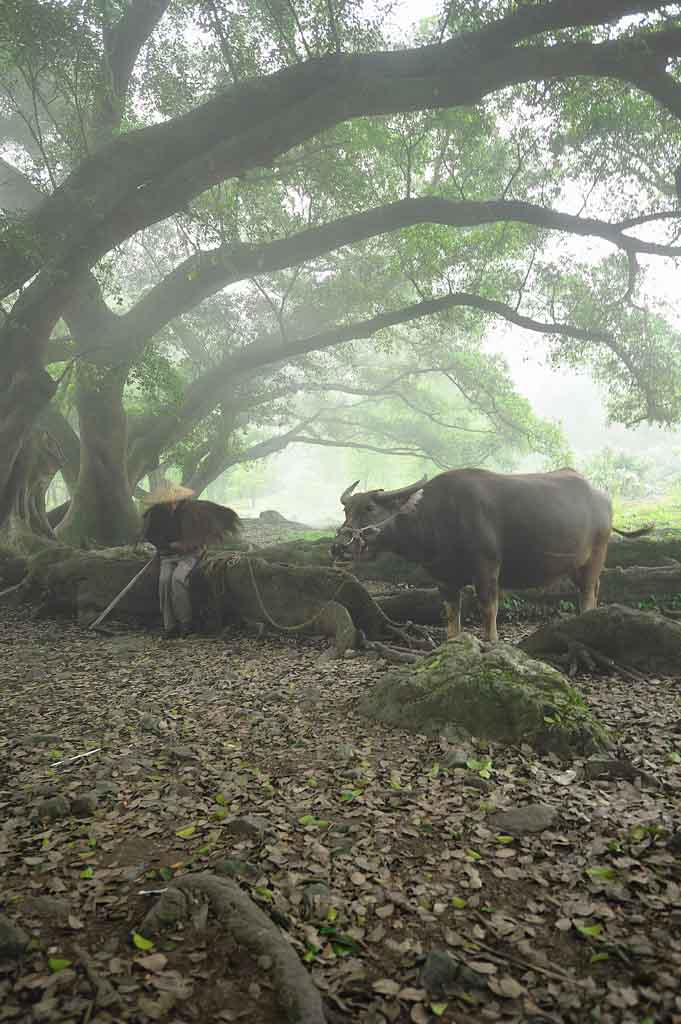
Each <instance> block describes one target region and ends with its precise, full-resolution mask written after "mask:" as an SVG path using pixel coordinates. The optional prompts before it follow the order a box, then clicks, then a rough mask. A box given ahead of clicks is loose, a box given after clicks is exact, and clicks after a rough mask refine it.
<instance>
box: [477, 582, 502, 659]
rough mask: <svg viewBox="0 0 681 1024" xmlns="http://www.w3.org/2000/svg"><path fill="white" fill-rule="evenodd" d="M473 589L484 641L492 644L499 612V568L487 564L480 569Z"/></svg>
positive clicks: (496, 635)
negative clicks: (479, 613) (480, 614)
mask: <svg viewBox="0 0 681 1024" xmlns="http://www.w3.org/2000/svg"><path fill="white" fill-rule="evenodd" d="M475 589H476V592H477V595H478V600H479V602H480V607H481V608H482V626H483V631H484V635H485V640H488V641H490V642H491V643H494V642H495V641H496V640H498V639H499V637H498V634H497V612H498V611H499V566H498V565H495V564H493V563H487V564H486V565H484V566H482V567H481V570H480V572H479V574H478V578H477V579H476V581H475Z"/></svg>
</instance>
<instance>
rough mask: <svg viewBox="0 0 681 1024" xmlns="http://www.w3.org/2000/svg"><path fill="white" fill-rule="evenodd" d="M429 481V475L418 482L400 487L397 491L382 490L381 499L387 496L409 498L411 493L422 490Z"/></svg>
mask: <svg viewBox="0 0 681 1024" xmlns="http://www.w3.org/2000/svg"><path fill="white" fill-rule="evenodd" d="M427 481H428V477H427V476H422V477H421V479H420V480H419V481H417V483H415V484H409V485H408V486H407V487H398V488H397V490H396V491H381V500H383V499H385V498H391V499H392V498H408V497H409V495H410V494H414V492H415V491H418V490H420V489H421V487H423V485H424V484H425V483H427Z"/></svg>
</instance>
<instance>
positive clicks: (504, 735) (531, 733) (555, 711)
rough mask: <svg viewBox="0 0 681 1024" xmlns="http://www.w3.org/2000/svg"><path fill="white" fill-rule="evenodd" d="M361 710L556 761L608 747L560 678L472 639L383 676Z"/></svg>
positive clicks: (512, 650) (515, 653)
mask: <svg viewBox="0 0 681 1024" xmlns="http://www.w3.org/2000/svg"><path fill="white" fill-rule="evenodd" d="M360 711H361V712H362V713H363V714H365V715H367V716H368V717H370V718H375V719H378V720H379V721H381V722H385V723H387V724H389V725H395V726H398V727H400V728H402V729H406V730H408V731H409V732H417V733H422V734H424V735H426V736H433V735H440V734H444V735H445V736H449V737H451V738H456V737H461V736H464V735H466V734H468V735H473V736H477V737H479V738H481V739H488V740H494V741H497V742H500V743H513V744H520V743H529V744H530V745H531V746H533V747H534V748H535V749H536V750H538V751H540V752H544V751H554V752H555V753H557V754H561V755H572V754H588V753H592V752H594V751H597V750H601V749H603V748H604V747H605V746H607V744H608V737H607V732H606V730H605V729H604V727H603V726H601V725H600V724H599V723H598V722H597V721H596V719H595V718H594V716H593V715H592V714H591V712H590V711H589V709H588V707H587V706H586V704H585V703H584V701H583V700H582V698H581V697H580V696H579V694H578V693H577V691H576V690H575V689H573V687H572V686H570V684H569V683H568V681H567V679H566V678H565V677H564V676H563V675H562V674H561V673H560V672H558V671H557V670H556V669H554V668H552V667H551V666H549V665H545V664H544V663H543V662H541V661H536V660H534V659H533V658H530V657H528V655H526V654H524V653H523V651H520V650H518V648H516V647H512V646H511V645H510V644H502V643H498V644H485V643H482V642H481V641H479V640H477V639H476V638H475V637H474V636H471V635H470V634H463V635H462V636H460V637H457V639H456V640H451V641H449V642H448V643H446V644H444V645H443V646H442V647H439V648H438V649H437V650H436V651H434V652H433V654H431V655H428V657H426V658H424V659H423V661H421V662H418V663H417V664H416V665H414V666H410V667H409V668H408V669H400V670H399V671H396V672H391V673H389V674H388V675H386V676H384V678H383V679H382V680H381V681H380V682H379V683H378V684H377V685H376V686H375V687H374V689H373V690H372V692H371V693H370V694H369V695H368V696H367V697H365V698H364V700H363V701H362V703H361V704H360Z"/></svg>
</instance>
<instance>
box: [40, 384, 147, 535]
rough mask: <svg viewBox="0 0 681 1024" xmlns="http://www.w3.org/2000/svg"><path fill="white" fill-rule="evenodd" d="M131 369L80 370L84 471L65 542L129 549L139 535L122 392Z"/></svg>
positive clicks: (63, 527)
mask: <svg viewBox="0 0 681 1024" xmlns="http://www.w3.org/2000/svg"><path fill="white" fill-rule="evenodd" d="M126 376H127V368H126V367H124V368H120V367H115V368H112V369H108V370H100V369H98V368H96V367H94V366H92V365H89V364H81V365H80V367H79V368H78V378H77V385H76V402H77V405H78V417H79V422H80V472H79V474H78V483H77V485H76V488H75V491H74V494H73V498H72V501H71V504H70V506H69V509H68V512H67V513H66V515H65V516H64V519H63V521H62V522H61V523H60V524H59V526H58V528H57V534H58V536H59V538H60V540H62V541H65V542H66V543H69V544H73V545H81V546H82V545H84V544H88V543H95V544H98V545H102V546H103V547H114V546H116V545H120V544H129V543H132V542H133V541H135V540H136V538H137V537H138V535H139V529H140V524H139V516H138V514H137V510H136V508H135V504H134V502H133V499H132V494H131V489H130V484H129V481H128V473H127V468H126V458H127V423H126V415H125V410H124V408H123V388H124V385H125V379H126Z"/></svg>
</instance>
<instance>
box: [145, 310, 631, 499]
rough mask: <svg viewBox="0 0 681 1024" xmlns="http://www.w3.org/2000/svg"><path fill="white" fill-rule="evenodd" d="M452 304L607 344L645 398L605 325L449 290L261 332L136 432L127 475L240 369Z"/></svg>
mask: <svg viewBox="0 0 681 1024" xmlns="http://www.w3.org/2000/svg"><path fill="white" fill-rule="evenodd" d="M456 308H470V309H477V310H479V311H480V312H482V313H485V314H487V315H490V316H495V317H500V318H501V319H504V320H506V321H508V322H509V323H513V324H516V325H517V326H518V327H522V328H524V329H525V330H529V331H535V332H538V333H541V334H547V335H554V336H561V337H569V338H575V339H577V340H580V341H587V342H593V343H595V344H600V345H604V346H606V347H607V348H609V349H610V350H611V351H612V352H613V353H614V354H615V355H616V356H617V357H618V358H620V359H621V360H622V362H623V363H624V365H625V366H627V369H628V370H629V372H630V373H632V376H633V377H634V379H635V380H636V381H637V383H640V386H641V389H642V391H643V392H644V394H646V396H647V397H648V398H650V395H649V389H647V387H646V382H645V381H641V382H639V375H638V372H637V368H636V366H635V365H634V364H633V363H632V361H631V360H630V358H629V357H628V354H627V353H626V351H625V350H624V349H623V348H622V346H621V345H620V344H619V343H618V342H617V340H616V339H615V338H614V336H613V335H611V334H610V333H608V332H606V331H597V330H588V329H586V328H582V327H576V326H574V325H572V324H563V323H551V322H549V323H544V322H542V321H540V320H535V319H533V318H532V317H528V316H524V315H522V314H520V313H518V311H517V310H515V309H513V307H511V306H508V305H507V304H505V303H503V302H497V301H494V300H492V299H485V298H483V297H482V296H480V295H473V294H471V293H469V292H454V293H452V294H450V295H446V296H444V297H441V298H437V299H427V300H424V301H422V302H418V303H415V304H413V305H410V306H406V307H403V308H402V309H399V310H394V311H391V312H387V313H381V314H379V315H378V316H375V317H371V318H369V319H366V320H361V321H357V322H353V323H349V324H343V325H341V326H338V327H334V328H331V329H330V330H327V331H322V332H321V333H319V334H315V335H311V336H307V337H303V338H295V339H288V340H287V341H286V342H284V343H282V341H281V338H280V336H278V335H276V336H265V337H262V338H260V339H258V340H257V341H254V342H252V343H251V344H249V345H246V346H245V347H244V348H242V349H241V350H240V351H238V352H235V353H233V354H231V355H229V356H226V357H225V359H224V360H223V361H222V363H221V364H219V365H218V366H216V367H213V368H212V369H211V370H210V372H208V373H205V374H203V375H202V376H201V377H199V378H198V379H197V380H196V381H194V383H193V384H191V385H190V386H189V387H188V388H187V391H186V394H185V397H184V401H183V402H182V403H181V404H180V406H179V407H178V408H176V409H175V410H173V413H172V415H170V414H169V415H167V416H160V417H157V418H156V419H155V421H154V423H153V424H152V425H151V429H150V430H149V431H148V432H146V433H145V434H144V436H140V437H138V438H137V439H136V440H135V441H134V442H133V443H132V445H131V448H130V465H131V471H130V478H131V479H133V480H134V479H136V476H135V474H136V472H138V471H140V472H141V470H140V467H141V466H145V465H147V464H148V463H149V459H150V455H149V454H147V453H152V455H153V457H156V458H157V457H158V452H160V451H163V450H164V449H165V448H167V447H168V446H169V445H170V444H172V443H174V442H175V441H176V440H178V439H179V438H181V437H183V436H185V435H186V433H187V432H188V430H189V429H190V427H191V426H192V425H194V424H195V423H198V422H200V421H201V420H202V419H203V418H204V417H205V416H206V415H208V413H209V412H210V411H211V410H212V409H213V408H214V407H215V405H217V404H218V402H219V401H220V400H221V396H222V393H223V392H224V390H225V388H228V387H233V386H234V383H235V380H236V379H237V378H238V377H239V376H240V375H241V374H243V373H245V372H247V371H251V370H253V369H256V368H260V367H264V366H268V365H272V364H276V363H280V362H282V361H284V360H291V359H295V358H296V357H297V356H302V355H307V354H308V353H310V352H321V351H324V350H325V349H329V348H335V347H336V346H338V345H342V344H344V343H345V342H348V341H356V340H359V339H367V338H371V337H373V336H374V335H376V334H378V333H379V332H380V331H382V330H385V329H386V328H389V327H394V326H396V325H397V324H406V323H411V322H414V321H416V320H419V319H421V318H422V317H425V316H433V315H435V314H438V313H445V312H448V311H450V310H452V309H456Z"/></svg>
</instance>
